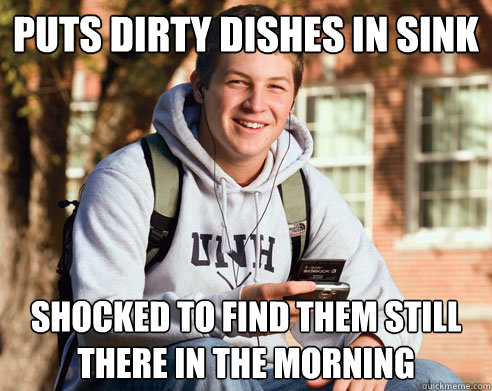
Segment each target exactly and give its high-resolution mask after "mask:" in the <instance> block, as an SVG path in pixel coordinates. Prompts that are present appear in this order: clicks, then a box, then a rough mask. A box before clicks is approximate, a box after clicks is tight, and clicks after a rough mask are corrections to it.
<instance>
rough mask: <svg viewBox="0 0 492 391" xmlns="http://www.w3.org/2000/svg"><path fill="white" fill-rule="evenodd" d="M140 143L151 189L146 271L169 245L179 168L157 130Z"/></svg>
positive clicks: (178, 192)
mask: <svg viewBox="0 0 492 391" xmlns="http://www.w3.org/2000/svg"><path fill="white" fill-rule="evenodd" d="M141 144H142V149H143V151H144V156H145V162H146V163H147V167H148V169H149V173H150V177H151V179H152V188H153V189H154V210H153V212H152V216H151V217H150V231H149V241H148V246H147V258H146V262H145V271H147V270H149V269H150V268H151V267H152V266H153V265H154V264H155V263H156V262H161V261H162V260H163V259H164V258H165V257H166V254H167V252H168V251H169V248H170V247H171V243H172V240H173V236H174V230H175V229H176V224H177V221H178V213H179V204H180V200H181V186H182V181H183V168H182V165H181V162H180V161H179V159H177V158H176V157H175V156H174V155H173V154H172V153H171V151H170V150H169V147H168V146H167V144H166V142H165V141H164V139H163V138H162V136H161V135H159V134H158V133H153V134H151V135H149V136H147V137H145V138H143V139H142V140H141Z"/></svg>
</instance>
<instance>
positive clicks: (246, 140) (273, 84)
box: [192, 52, 294, 172]
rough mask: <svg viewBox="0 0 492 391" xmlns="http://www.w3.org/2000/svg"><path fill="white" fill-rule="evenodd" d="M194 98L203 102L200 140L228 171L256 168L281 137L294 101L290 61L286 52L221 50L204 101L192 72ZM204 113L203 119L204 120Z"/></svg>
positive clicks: (261, 163)
mask: <svg viewBox="0 0 492 391" xmlns="http://www.w3.org/2000/svg"><path fill="white" fill-rule="evenodd" d="M192 83H193V87H194V92H195V99H196V100H197V101H198V102H199V103H203V107H204V110H205V115H203V114H202V122H201V125H200V143H201V144H202V145H203V146H204V148H205V149H206V150H207V151H208V152H209V154H210V155H211V156H213V153H214V151H213V141H212V140H211V137H210V133H209V131H208V129H207V122H208V125H209V128H210V132H211V133H212V134H213V139H214V140H215V145H216V161H217V163H219V164H220V165H221V167H222V168H223V169H224V170H225V171H226V172H227V171H228V170H227V168H228V166H229V165H232V166H238V165H241V164H243V163H244V165H247V166H251V167H253V166H254V167H257V169H260V168H261V166H262V165H263V162H264V160H265V158H266V156H267V153H268V150H269V148H270V145H271V144H272V143H273V142H274V141H275V140H276V139H277V138H278V137H279V136H280V134H281V133H282V131H283V129H284V126H285V123H286V121H287V118H288V115H289V112H290V110H291V107H292V104H293V101H294V77H293V64H292V60H291V58H290V57H289V55H287V54H263V53H260V52H257V53H251V54H250V53H244V52H240V53H234V54H221V55H220V57H219V60H218V62H217V66H216V69H215V71H214V72H213V74H212V77H211V79H210V83H209V86H208V89H205V88H203V89H202V92H203V96H204V99H202V98H201V96H200V94H199V93H198V86H199V85H200V79H199V76H198V75H197V74H196V73H194V75H192ZM205 117H206V118H205Z"/></svg>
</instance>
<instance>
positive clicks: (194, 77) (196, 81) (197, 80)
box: [190, 70, 203, 104]
mask: <svg viewBox="0 0 492 391" xmlns="http://www.w3.org/2000/svg"><path fill="white" fill-rule="evenodd" d="M190 81H191V86H192V87H193V97H194V98H195V100H196V101H197V103H200V104H202V103H203V95H202V94H201V93H200V91H199V90H198V87H199V86H200V85H201V81H202V79H201V77H200V75H199V74H198V72H197V71H196V70H194V71H193V73H192V74H191V76H190Z"/></svg>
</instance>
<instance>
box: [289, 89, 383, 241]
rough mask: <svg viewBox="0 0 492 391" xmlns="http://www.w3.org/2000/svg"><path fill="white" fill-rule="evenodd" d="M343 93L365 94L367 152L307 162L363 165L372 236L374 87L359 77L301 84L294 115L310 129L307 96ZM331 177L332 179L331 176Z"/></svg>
mask: <svg viewBox="0 0 492 391" xmlns="http://www.w3.org/2000/svg"><path fill="white" fill-rule="evenodd" d="M345 93H349V94H350V93H353V94H360V93H364V94H365V96H366V125H365V136H366V142H367V155H365V156H351V157H341V158H328V157H311V159H310V160H309V162H310V163H311V164H312V165H313V166H314V167H316V168H325V167H330V168H336V167H357V166H365V168H366V178H365V194H366V196H365V207H364V219H365V225H364V227H365V230H366V232H367V234H368V235H369V236H370V237H371V236H372V229H373V201H374V198H373V195H374V191H373V183H374V126H373V123H374V121H373V118H374V117H373V115H374V87H373V85H372V83H371V82H370V81H367V80H358V81H337V82H335V83H329V84H311V85H303V86H302V87H301V88H300V89H299V92H298V94H297V98H296V105H295V114H296V116H297V117H298V118H299V120H301V121H302V122H303V123H305V124H306V126H307V127H308V128H309V130H310V132H311V133H312V130H311V129H310V124H311V123H308V122H307V105H308V98H310V97H313V96H314V97H319V96H323V95H333V96H340V95H342V94H345ZM330 179H331V178H330Z"/></svg>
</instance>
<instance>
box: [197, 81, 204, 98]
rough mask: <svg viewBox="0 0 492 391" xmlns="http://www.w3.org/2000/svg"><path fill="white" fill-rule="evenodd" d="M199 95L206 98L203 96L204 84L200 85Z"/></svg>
mask: <svg viewBox="0 0 492 391" xmlns="http://www.w3.org/2000/svg"><path fill="white" fill-rule="evenodd" d="M198 95H199V96H200V98H202V99H203V98H204V96H203V84H198Z"/></svg>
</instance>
